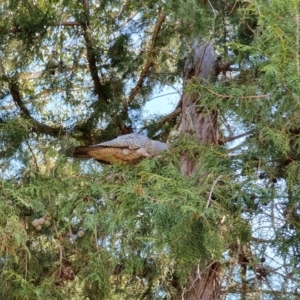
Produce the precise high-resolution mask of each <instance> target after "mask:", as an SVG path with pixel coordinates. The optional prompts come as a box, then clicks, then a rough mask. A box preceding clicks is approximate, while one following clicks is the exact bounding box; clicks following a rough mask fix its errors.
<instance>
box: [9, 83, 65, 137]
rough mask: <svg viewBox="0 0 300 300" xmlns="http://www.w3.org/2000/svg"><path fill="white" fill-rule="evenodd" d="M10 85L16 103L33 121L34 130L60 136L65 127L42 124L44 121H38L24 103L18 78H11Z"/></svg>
mask: <svg viewBox="0 0 300 300" xmlns="http://www.w3.org/2000/svg"><path fill="white" fill-rule="evenodd" d="M8 87H9V90H10V93H11V95H12V97H13V100H14V102H15V104H16V105H17V106H18V107H19V109H20V110H21V111H22V113H23V115H24V116H25V117H26V118H27V119H29V120H30V121H31V122H32V124H33V126H32V130H33V131H35V132H39V133H45V134H49V135H51V136H58V135H59V134H60V133H61V132H64V131H65V129H63V128H62V127H51V126H48V125H45V124H42V123H40V122H38V121H36V120H35V119H34V118H33V117H32V116H31V114H30V112H29V110H28V108H27V107H26V105H25V104H24V103H23V101H22V99H21V96H20V92H19V86H18V83H17V81H16V79H11V80H9V81H8Z"/></svg>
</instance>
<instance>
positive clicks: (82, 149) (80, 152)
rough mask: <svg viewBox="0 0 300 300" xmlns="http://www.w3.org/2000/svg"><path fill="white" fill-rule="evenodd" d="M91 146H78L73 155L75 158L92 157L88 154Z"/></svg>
mask: <svg viewBox="0 0 300 300" xmlns="http://www.w3.org/2000/svg"><path fill="white" fill-rule="evenodd" d="M89 151H90V148H89V147H87V146H78V147H76V148H75V149H74V152H73V157H74V158H91V156H90V155H89V154H88V152H89Z"/></svg>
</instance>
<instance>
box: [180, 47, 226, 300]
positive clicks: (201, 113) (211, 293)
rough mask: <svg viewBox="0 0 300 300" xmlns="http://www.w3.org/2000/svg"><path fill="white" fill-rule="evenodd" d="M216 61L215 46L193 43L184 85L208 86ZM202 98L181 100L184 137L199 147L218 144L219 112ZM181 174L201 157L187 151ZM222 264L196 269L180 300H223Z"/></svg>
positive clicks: (187, 172) (186, 96)
mask: <svg viewBox="0 0 300 300" xmlns="http://www.w3.org/2000/svg"><path fill="white" fill-rule="evenodd" d="M215 67H216V59H215V56H214V52H213V46H212V44H210V43H206V44H204V45H199V43H195V44H194V49H193V54H192V56H191V57H189V58H188V59H187V61H186V64H185V80H186V82H185V84H188V83H189V80H195V79H197V80H199V81H200V82H201V84H205V83H206V82H208V81H210V80H211V79H213V78H214V77H215V74H216V68H215ZM199 97H201V95H199V94H197V95H189V94H187V93H185V94H184V95H183V97H182V134H183V136H185V137H187V138H192V139H194V141H196V142H197V143H199V144H209V145H211V144H217V142H218V123H217V116H218V114H217V111H216V110H211V109H210V108H209V107H203V106H201V105H200V104H199V99H200V98H199ZM181 163H182V164H181V168H182V169H181V172H182V174H183V175H184V176H192V175H193V174H194V173H195V169H196V166H197V164H199V163H200V164H201V160H200V158H197V156H196V155H195V156H193V158H191V156H190V155H188V153H187V152H184V153H183V154H182V157H181ZM220 272H221V264H220V263H219V262H210V263H208V264H207V267H206V268H205V269H202V270H200V269H199V266H195V267H194V269H193V270H192V272H191V274H190V276H189V278H188V279H187V282H186V286H185V288H184V289H182V290H180V291H179V293H178V296H179V297H178V298H179V299H181V300H183V299H184V300H196V299H201V300H216V299H220V283H219V277H220Z"/></svg>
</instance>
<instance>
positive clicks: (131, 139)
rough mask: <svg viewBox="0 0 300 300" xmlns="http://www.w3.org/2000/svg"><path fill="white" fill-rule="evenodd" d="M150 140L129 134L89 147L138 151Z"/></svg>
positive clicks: (142, 136) (139, 135) (140, 135)
mask: <svg viewBox="0 0 300 300" xmlns="http://www.w3.org/2000/svg"><path fill="white" fill-rule="evenodd" d="M149 141H150V139H149V138H148V137H146V136H144V135H142V134H137V133H130V134H126V135H121V136H118V137H117V138H116V139H113V140H111V141H107V142H104V143H100V144H97V145H93V146H91V147H98V146H104V147H120V148H129V149H138V148H141V147H145V146H146V145H147V143H149Z"/></svg>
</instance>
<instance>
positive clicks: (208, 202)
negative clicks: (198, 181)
mask: <svg viewBox="0 0 300 300" xmlns="http://www.w3.org/2000/svg"><path fill="white" fill-rule="evenodd" d="M221 177H222V175H219V176H218V177H217V178H216V180H215V181H214V182H213V185H212V186H211V189H210V192H209V195H208V200H207V203H206V207H205V208H208V207H209V205H210V202H211V197H212V194H213V191H214V188H215V186H216V184H217V182H218V181H219V179H220V178H221Z"/></svg>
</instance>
